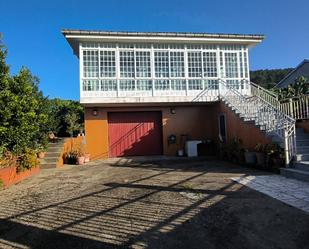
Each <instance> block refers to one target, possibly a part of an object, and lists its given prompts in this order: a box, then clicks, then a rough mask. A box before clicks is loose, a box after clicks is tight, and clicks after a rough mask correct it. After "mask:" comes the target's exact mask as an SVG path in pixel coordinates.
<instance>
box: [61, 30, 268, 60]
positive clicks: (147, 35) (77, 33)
mask: <svg viewBox="0 0 309 249" xmlns="http://www.w3.org/2000/svg"><path fill="white" fill-rule="evenodd" d="M61 32H62V34H63V35H64V37H65V38H66V39H67V41H68V42H69V44H70V46H71V47H72V49H73V50H74V53H75V54H76V55H77V56H78V52H79V50H78V43H79V42H82V41H106V42H132V41H134V42H152V43H156V42H157V43H158V42H175V43H177V42H192V43H227V44H228V43H230V44H233V43H234V44H245V45H248V46H254V45H256V44H257V43H260V42H261V41H262V40H263V39H264V38H265V36H264V35H260V34H222V33H193V32H129V31H97V30H79V29H62V30H61Z"/></svg>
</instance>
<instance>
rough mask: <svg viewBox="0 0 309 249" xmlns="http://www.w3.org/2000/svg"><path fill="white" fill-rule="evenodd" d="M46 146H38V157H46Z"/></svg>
mask: <svg viewBox="0 0 309 249" xmlns="http://www.w3.org/2000/svg"><path fill="white" fill-rule="evenodd" d="M45 153H46V148H45V147H44V146H43V145H40V146H38V148H37V157H38V158H39V159H43V158H44V157H45Z"/></svg>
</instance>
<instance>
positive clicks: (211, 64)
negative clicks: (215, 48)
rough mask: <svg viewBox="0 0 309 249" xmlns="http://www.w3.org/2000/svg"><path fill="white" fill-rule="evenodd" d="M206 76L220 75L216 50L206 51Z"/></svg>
mask: <svg viewBox="0 0 309 249" xmlns="http://www.w3.org/2000/svg"><path fill="white" fill-rule="evenodd" d="M203 63H204V65H203V66H204V77H206V78H207V77H218V73H217V53H216V52H204V53H203Z"/></svg>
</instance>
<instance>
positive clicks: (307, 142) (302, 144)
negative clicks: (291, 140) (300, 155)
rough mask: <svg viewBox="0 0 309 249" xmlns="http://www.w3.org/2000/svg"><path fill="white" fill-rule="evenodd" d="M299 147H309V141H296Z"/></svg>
mask: <svg viewBox="0 0 309 249" xmlns="http://www.w3.org/2000/svg"><path fill="white" fill-rule="evenodd" d="M296 145H297V147H299V146H300V147H301V146H309V139H296Z"/></svg>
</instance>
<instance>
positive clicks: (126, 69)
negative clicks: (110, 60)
mask: <svg viewBox="0 0 309 249" xmlns="http://www.w3.org/2000/svg"><path fill="white" fill-rule="evenodd" d="M120 77H123V78H126V77H128V78H133V77H134V52H133V51H120Z"/></svg>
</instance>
